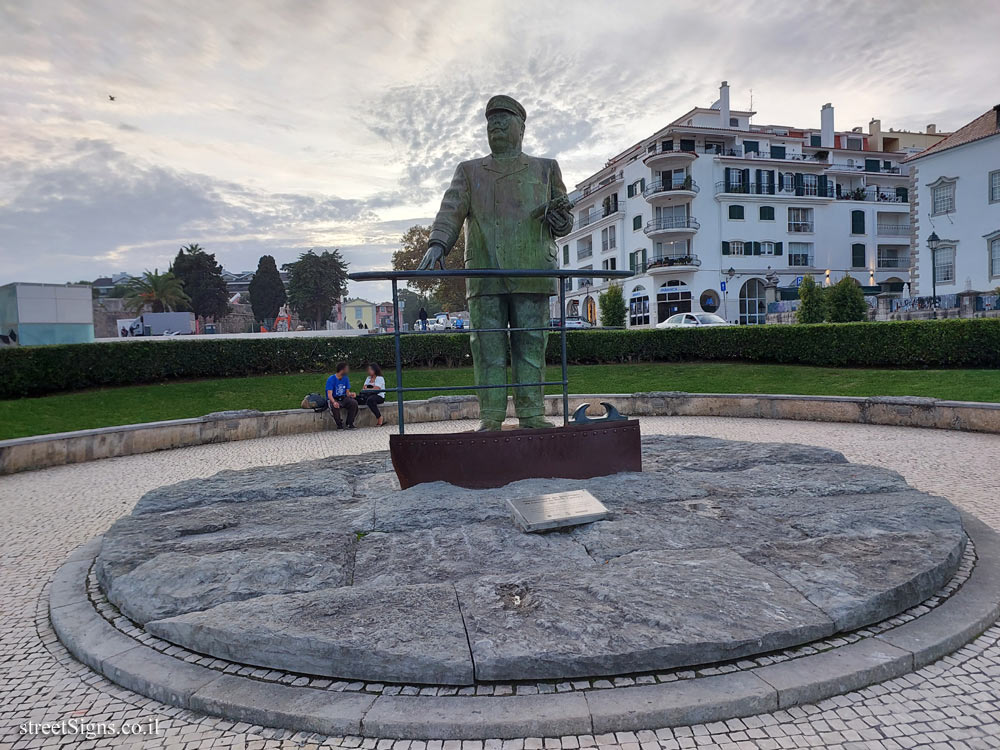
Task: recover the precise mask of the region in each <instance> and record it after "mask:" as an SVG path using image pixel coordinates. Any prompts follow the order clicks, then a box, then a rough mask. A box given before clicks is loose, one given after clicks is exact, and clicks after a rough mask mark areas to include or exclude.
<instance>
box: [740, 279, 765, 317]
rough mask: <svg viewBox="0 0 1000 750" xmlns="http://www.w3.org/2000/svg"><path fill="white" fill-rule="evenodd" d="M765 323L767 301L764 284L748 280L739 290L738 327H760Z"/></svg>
mask: <svg viewBox="0 0 1000 750" xmlns="http://www.w3.org/2000/svg"><path fill="white" fill-rule="evenodd" d="M765 322H767V299H766V298H765V296H764V282H763V281H761V280H760V279H749V280H748V281H747V282H746V283H745V284H744V285H743V288H742V289H740V325H744V326H746V325H751V326H752V325H760V324H762V323H765Z"/></svg>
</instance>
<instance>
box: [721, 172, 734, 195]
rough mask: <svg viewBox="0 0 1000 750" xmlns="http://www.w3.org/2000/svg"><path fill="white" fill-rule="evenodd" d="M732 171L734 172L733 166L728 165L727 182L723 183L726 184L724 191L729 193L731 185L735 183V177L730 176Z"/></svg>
mask: <svg viewBox="0 0 1000 750" xmlns="http://www.w3.org/2000/svg"><path fill="white" fill-rule="evenodd" d="M732 172H733V170H732V168H731V167H726V172H725V182H724V183H723V184H724V185H725V188H724V189H723V191H722V192H724V193H728V192H729V186H730V185H732V184H733V179H732V177H730V175H731V174H732Z"/></svg>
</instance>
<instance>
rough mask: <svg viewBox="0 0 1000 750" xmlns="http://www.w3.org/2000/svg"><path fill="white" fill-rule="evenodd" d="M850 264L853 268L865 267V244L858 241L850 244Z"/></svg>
mask: <svg viewBox="0 0 1000 750" xmlns="http://www.w3.org/2000/svg"><path fill="white" fill-rule="evenodd" d="M851 266H852V267H854V268H864V267H865V246H864V245H862V244H860V243H858V244H854V245H851Z"/></svg>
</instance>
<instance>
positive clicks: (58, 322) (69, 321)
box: [0, 283, 94, 346]
mask: <svg viewBox="0 0 1000 750" xmlns="http://www.w3.org/2000/svg"><path fill="white" fill-rule="evenodd" d="M91 296H92V295H91V291H90V287H89V286H82V285H75V284H22V283H14V284H7V285H5V286H2V287H0V336H3V338H2V339H0V344H2V345H12V344H14V345H20V346H33V345H41V344H79V343H86V342H90V341H93V340H94V311H93V305H92V302H91Z"/></svg>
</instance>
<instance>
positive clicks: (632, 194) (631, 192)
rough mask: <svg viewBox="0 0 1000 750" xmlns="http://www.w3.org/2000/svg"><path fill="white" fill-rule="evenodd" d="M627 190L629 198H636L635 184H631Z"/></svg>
mask: <svg viewBox="0 0 1000 750" xmlns="http://www.w3.org/2000/svg"><path fill="white" fill-rule="evenodd" d="M625 192H626V193H628V197H629V198H634V197H635V185H629V186H628V189H627V190H626V191H625Z"/></svg>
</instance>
